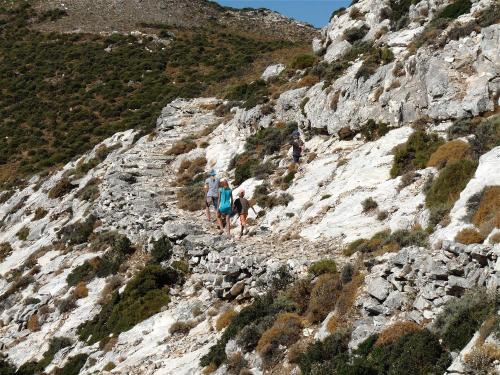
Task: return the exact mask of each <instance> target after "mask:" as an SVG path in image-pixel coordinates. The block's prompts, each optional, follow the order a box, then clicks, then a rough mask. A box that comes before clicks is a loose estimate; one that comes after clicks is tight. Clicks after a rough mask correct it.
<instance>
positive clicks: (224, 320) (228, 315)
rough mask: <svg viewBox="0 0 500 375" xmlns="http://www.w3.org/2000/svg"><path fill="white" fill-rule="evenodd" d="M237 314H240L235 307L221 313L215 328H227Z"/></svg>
mask: <svg viewBox="0 0 500 375" xmlns="http://www.w3.org/2000/svg"><path fill="white" fill-rule="evenodd" d="M236 315H238V313H237V312H236V311H234V310H233V309H228V310H226V311H224V312H223V313H222V314H220V316H219V318H218V319H217V322H216V323H215V328H216V329H217V331H222V330H223V329H224V328H226V327H227V326H228V325H229V324H230V323H231V321H232V320H233V318H234V317H235V316H236Z"/></svg>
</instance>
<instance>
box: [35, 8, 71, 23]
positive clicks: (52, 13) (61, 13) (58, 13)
mask: <svg viewBox="0 0 500 375" xmlns="http://www.w3.org/2000/svg"><path fill="white" fill-rule="evenodd" d="M66 16H68V12H67V11H66V10H64V9H49V10H46V11H45V12H43V13H42V14H40V15H39V16H38V22H45V21H52V22H54V21H57V20H59V19H61V18H63V17H66Z"/></svg>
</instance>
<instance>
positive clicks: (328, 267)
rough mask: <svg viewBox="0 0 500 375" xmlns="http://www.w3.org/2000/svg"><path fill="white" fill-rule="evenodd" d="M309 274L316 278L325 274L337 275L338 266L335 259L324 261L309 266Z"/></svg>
mask: <svg viewBox="0 0 500 375" xmlns="http://www.w3.org/2000/svg"><path fill="white" fill-rule="evenodd" d="M308 272H309V273H311V274H313V275H314V276H319V275H322V274H324V273H331V274H335V273H337V264H336V263H335V261H334V260H333V259H322V260H318V261H317V262H314V263H312V264H311V265H310V266H309V269H308Z"/></svg>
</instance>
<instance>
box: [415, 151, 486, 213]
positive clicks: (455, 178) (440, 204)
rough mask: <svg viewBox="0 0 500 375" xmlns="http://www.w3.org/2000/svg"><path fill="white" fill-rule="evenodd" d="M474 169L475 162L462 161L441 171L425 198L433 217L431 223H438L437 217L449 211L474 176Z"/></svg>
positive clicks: (451, 164) (475, 166)
mask: <svg viewBox="0 0 500 375" xmlns="http://www.w3.org/2000/svg"><path fill="white" fill-rule="evenodd" d="M476 168H477V162H476V161H472V160H467V159H464V160H459V161H456V162H454V163H450V164H448V165H446V167H444V168H443V169H442V170H441V172H440V173H439V176H438V177H437V178H436V179H434V180H433V182H432V185H431V187H430V189H429V190H428V191H427V194H426V196H425V205H426V207H427V208H428V209H429V210H430V211H431V213H433V215H434V216H433V218H432V219H433V220H431V221H432V222H436V221H438V219H439V215H443V216H444V215H445V214H446V213H448V212H449V211H450V210H451V208H452V207H453V205H454V204H455V202H456V201H457V199H458V198H459V196H460V193H461V192H462V190H463V189H464V188H465V186H466V185H467V183H468V182H469V181H470V179H471V178H472V177H473V176H474V173H475V171H476Z"/></svg>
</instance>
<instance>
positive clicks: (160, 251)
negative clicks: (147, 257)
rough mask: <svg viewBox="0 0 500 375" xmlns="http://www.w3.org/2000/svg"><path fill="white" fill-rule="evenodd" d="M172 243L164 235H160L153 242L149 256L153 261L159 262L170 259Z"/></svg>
mask: <svg viewBox="0 0 500 375" xmlns="http://www.w3.org/2000/svg"><path fill="white" fill-rule="evenodd" d="M172 253H173V252H172V243H171V242H170V241H169V239H168V238H167V237H166V236H163V237H161V238H160V239H159V240H158V241H156V242H155V243H154V244H153V249H152V250H151V257H152V261H153V262H154V263H161V262H164V261H168V260H170V258H171V257H172Z"/></svg>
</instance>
